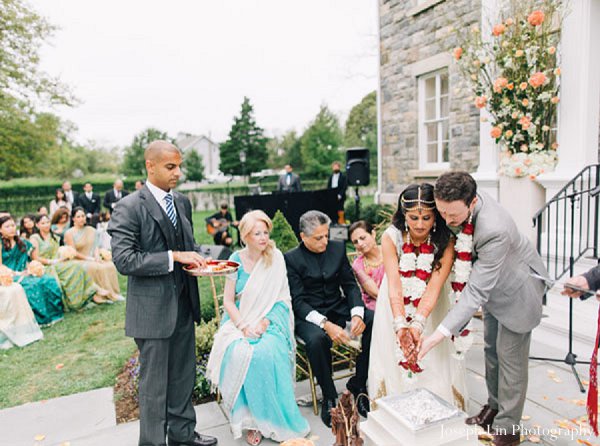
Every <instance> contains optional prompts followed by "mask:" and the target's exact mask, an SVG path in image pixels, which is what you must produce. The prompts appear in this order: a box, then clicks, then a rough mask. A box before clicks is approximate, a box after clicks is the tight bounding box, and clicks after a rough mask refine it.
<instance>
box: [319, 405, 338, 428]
mask: <svg viewBox="0 0 600 446" xmlns="http://www.w3.org/2000/svg"><path fill="white" fill-rule="evenodd" d="M335 405H336V402H335V400H328V399H325V398H324V399H323V403H321V420H322V421H323V423H324V424H325V426H327V427H331V409H333V408H334V407H335Z"/></svg>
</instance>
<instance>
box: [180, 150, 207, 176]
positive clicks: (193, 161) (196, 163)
mask: <svg viewBox="0 0 600 446" xmlns="http://www.w3.org/2000/svg"><path fill="white" fill-rule="evenodd" d="M184 170H185V178H186V180H188V181H202V180H203V179H204V163H203V162H202V155H200V154H199V153H198V152H196V151H195V150H194V149H190V150H189V151H188V153H186V154H185V164H184Z"/></svg>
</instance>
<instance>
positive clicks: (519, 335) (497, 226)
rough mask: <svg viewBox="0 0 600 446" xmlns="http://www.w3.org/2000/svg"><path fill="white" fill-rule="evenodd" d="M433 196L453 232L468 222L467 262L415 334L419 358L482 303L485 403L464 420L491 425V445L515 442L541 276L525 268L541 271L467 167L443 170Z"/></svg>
mask: <svg viewBox="0 0 600 446" xmlns="http://www.w3.org/2000/svg"><path fill="white" fill-rule="evenodd" d="M434 195H435V202H436V207H437V210H438V211H439V213H440V214H441V216H442V217H443V218H444V220H446V224H447V225H448V227H449V228H450V229H451V230H452V231H453V232H454V233H458V232H459V231H460V230H461V229H462V226H463V225H464V224H465V223H467V222H468V221H470V220H471V222H472V223H473V225H474V233H473V251H472V257H473V261H472V262H473V269H472V271H471V274H470V277H469V280H468V282H467V285H466V287H465V288H464V290H463V292H462V295H461V297H460V299H459V301H458V303H457V304H456V305H455V306H454V307H453V308H452V309H451V310H450V311H449V312H448V315H447V316H446V318H445V319H444V320H443V321H442V323H441V324H440V325H439V326H438V327H437V329H436V331H435V332H434V333H432V334H431V335H430V336H429V337H427V338H426V339H425V340H423V342H422V345H421V347H420V351H419V359H421V358H422V357H423V356H425V354H426V353H427V352H428V351H429V350H431V349H432V348H433V347H434V346H435V345H437V344H438V343H439V342H440V341H441V340H442V339H444V337H447V336H450V335H454V336H458V335H459V333H460V332H461V331H462V329H463V327H464V326H465V325H466V324H467V323H468V322H469V320H470V319H471V317H472V316H473V315H474V314H475V312H476V311H477V310H478V309H479V307H482V308H483V321H484V344H485V348H484V350H485V378H486V384H487V389H488V403H487V404H486V405H485V406H484V407H483V408H482V410H481V412H480V413H479V414H478V415H476V416H474V417H470V418H467V420H466V423H467V424H473V425H474V424H477V425H480V426H481V427H483V428H484V429H487V430H489V429H490V428H492V430H491V433H492V434H494V442H493V444H494V445H496V446H508V445H510V446H513V445H517V444H519V443H520V432H519V425H520V420H521V415H522V413H523V406H524V404H525V395H526V392H527V372H528V357H529V345H530V343H531V331H532V330H533V329H534V328H535V327H536V326H537V325H538V324H539V323H540V319H541V316H542V296H543V295H544V292H545V284H544V281H542V280H540V279H537V278H535V277H533V275H532V274H536V275H539V276H543V277H547V275H548V273H547V271H546V268H545V267H544V264H543V262H542V259H541V258H540V256H539V255H538V254H537V252H536V250H535V249H534V247H533V245H532V244H531V243H530V242H529V240H528V239H527V238H526V237H525V236H524V235H523V234H521V233H520V232H519V231H518V229H517V227H516V225H515V223H514V221H513V219H512V218H511V216H510V215H509V214H508V212H507V211H506V210H505V209H503V208H502V207H501V206H500V205H499V204H498V202H497V201H495V200H494V199H493V198H491V197H490V196H489V195H487V194H485V193H483V192H479V193H478V192H477V185H476V183H475V180H474V179H473V177H471V175H469V174H468V173H467V172H448V173H445V174H443V175H442V176H441V177H440V178H439V179H438V180H437V182H436V185H435V192H434Z"/></svg>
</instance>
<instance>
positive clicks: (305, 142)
mask: <svg viewBox="0 0 600 446" xmlns="http://www.w3.org/2000/svg"><path fill="white" fill-rule="evenodd" d="M342 140H343V136H342V130H341V129H340V123H339V121H338V118H337V116H336V115H335V114H333V112H331V111H330V110H329V108H327V106H326V105H322V106H321V109H320V110H319V113H318V114H317V116H316V117H315V119H314V121H312V123H311V124H310V126H309V127H308V128H307V129H306V131H305V132H304V134H303V135H302V138H301V139H300V150H301V153H302V160H303V163H304V171H305V172H307V173H317V174H322V175H326V174H327V173H328V172H329V171H330V166H331V163H332V162H334V161H335V160H339V159H340V157H341V152H340V150H339V147H340V146H341V145H342Z"/></svg>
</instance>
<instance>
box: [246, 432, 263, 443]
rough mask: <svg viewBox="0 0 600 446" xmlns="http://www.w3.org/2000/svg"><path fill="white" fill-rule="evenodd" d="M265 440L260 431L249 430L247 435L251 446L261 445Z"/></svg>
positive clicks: (247, 441) (247, 440)
mask: <svg viewBox="0 0 600 446" xmlns="http://www.w3.org/2000/svg"><path fill="white" fill-rule="evenodd" d="M262 439H263V436H262V434H261V433H260V431H257V430H249V431H248V432H247V433H246V443H248V444H249V445H251V446H256V445H257V444H259V443H260V442H261V441H262Z"/></svg>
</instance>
